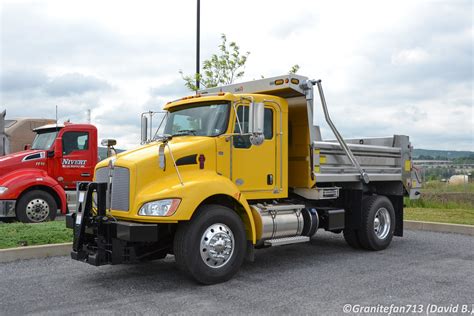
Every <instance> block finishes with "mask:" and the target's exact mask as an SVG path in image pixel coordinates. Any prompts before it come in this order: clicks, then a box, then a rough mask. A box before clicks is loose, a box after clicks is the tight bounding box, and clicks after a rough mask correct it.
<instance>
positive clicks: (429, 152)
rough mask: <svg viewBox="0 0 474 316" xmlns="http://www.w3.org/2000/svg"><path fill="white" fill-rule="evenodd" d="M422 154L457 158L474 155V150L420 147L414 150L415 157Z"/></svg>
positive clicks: (433, 156)
mask: <svg viewBox="0 0 474 316" xmlns="http://www.w3.org/2000/svg"><path fill="white" fill-rule="evenodd" d="M420 156H425V157H426V156H431V157H432V158H437V157H439V158H443V159H449V160H451V159H456V158H467V157H472V156H474V151H457V150H434V149H418V148H415V149H414V151H413V158H415V159H417V158H418V157H420Z"/></svg>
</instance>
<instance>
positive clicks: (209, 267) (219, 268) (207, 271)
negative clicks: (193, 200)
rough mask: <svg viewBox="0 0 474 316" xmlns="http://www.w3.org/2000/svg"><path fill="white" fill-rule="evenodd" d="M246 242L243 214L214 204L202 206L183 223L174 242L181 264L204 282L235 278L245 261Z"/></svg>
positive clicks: (178, 262) (176, 256)
mask: <svg viewBox="0 0 474 316" xmlns="http://www.w3.org/2000/svg"><path fill="white" fill-rule="evenodd" d="M246 245H247V240H246V237H245V228H244V225H243V223H242V220H241V219H240V217H239V216H238V215H237V214H236V213H235V212H234V211H233V210H232V209H230V208H227V207H224V206H221V205H213V204H210V205H204V206H201V207H199V209H198V210H197V214H196V215H195V217H193V218H192V219H191V220H190V221H188V222H182V223H180V224H179V225H178V229H177V231H176V235H175V237H174V242H173V247H174V254H175V259H176V263H177V264H178V267H179V268H180V269H181V270H183V271H184V272H185V273H187V274H188V275H189V276H191V277H192V278H193V279H194V280H196V281H197V282H199V283H202V284H216V283H221V282H225V281H227V280H229V279H230V278H232V277H233V276H234V275H235V274H236V273H237V272H238V271H239V268H240V266H241V265H242V263H243V261H244V258H245V252H246ZM229 246H230V248H229ZM215 252H217V253H215ZM216 256H220V257H216Z"/></svg>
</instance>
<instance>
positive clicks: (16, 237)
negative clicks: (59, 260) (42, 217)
mask: <svg viewBox="0 0 474 316" xmlns="http://www.w3.org/2000/svg"><path fill="white" fill-rule="evenodd" d="M0 236H1V237H0V249H5V248H13V247H20V246H33V245H45V244H58V243H63V242H70V241H72V230H71V229H68V228H66V224H65V222H64V220H57V221H54V222H45V223H38V224H23V223H5V224H0Z"/></svg>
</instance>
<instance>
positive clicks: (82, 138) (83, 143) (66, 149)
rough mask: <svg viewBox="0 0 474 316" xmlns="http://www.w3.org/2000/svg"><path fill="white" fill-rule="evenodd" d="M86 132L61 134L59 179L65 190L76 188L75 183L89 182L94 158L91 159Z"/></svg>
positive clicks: (88, 136)
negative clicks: (61, 151)
mask: <svg viewBox="0 0 474 316" xmlns="http://www.w3.org/2000/svg"><path fill="white" fill-rule="evenodd" d="M90 137H91V135H90V133H89V132H88V131H66V132H64V134H62V148H63V155H62V158H61V159H60V164H59V174H58V176H59V177H62V178H63V183H64V188H65V189H74V188H76V182H77V181H91V180H92V175H93V171H94V166H95V162H96V160H97V159H96V158H95V159H94V157H92V154H93V152H94V151H93V150H91V148H90Z"/></svg>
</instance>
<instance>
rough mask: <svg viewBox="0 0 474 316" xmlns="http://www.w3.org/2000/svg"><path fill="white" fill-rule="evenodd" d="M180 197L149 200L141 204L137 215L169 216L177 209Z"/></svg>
mask: <svg viewBox="0 0 474 316" xmlns="http://www.w3.org/2000/svg"><path fill="white" fill-rule="evenodd" d="M180 202H181V200H180V199H166V200H158V201H151V202H148V203H145V204H143V206H142V207H140V210H139V211H138V215H143V216H171V215H173V214H174V212H176V210H177V209H178V206H179V203H180Z"/></svg>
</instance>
